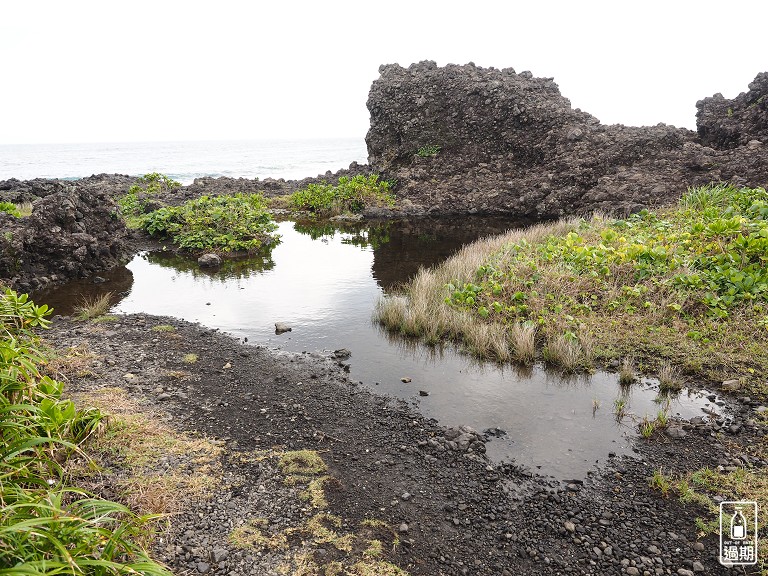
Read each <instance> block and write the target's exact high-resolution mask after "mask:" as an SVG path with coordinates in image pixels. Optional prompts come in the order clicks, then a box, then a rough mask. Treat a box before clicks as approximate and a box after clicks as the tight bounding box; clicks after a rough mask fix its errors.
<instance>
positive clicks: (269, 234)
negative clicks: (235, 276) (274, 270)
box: [142, 193, 277, 252]
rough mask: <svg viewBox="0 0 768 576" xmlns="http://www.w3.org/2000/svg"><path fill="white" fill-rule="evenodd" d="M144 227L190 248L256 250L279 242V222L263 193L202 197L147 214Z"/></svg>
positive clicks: (178, 244) (183, 246)
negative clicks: (273, 216)
mask: <svg viewBox="0 0 768 576" xmlns="http://www.w3.org/2000/svg"><path fill="white" fill-rule="evenodd" d="M142 227H143V228H144V230H146V231H147V232H149V234H151V235H153V236H160V237H164V238H170V239H171V241H172V242H173V243H174V244H176V245H177V246H179V247H180V248H185V249H188V250H215V251H221V252H255V251H257V250H258V249H260V248H261V247H262V246H269V245H272V244H275V243H276V241H277V237H276V236H274V235H273V232H274V231H275V230H277V225H276V224H275V222H274V220H273V219H272V216H271V215H270V214H269V212H267V202H266V200H265V199H264V197H263V196H262V195H261V194H241V193H238V194H234V195H231V196H214V197H210V196H201V197H200V198H197V199H195V200H190V201H189V202H186V203H184V204H182V205H181V206H165V207H163V208H160V209H159V210H155V211H154V212H151V213H149V214H147V215H146V216H145V217H144V219H143V220H142Z"/></svg>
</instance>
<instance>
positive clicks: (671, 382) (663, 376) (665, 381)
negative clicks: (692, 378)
mask: <svg viewBox="0 0 768 576" xmlns="http://www.w3.org/2000/svg"><path fill="white" fill-rule="evenodd" d="M658 377H659V390H660V391H661V392H676V391H678V390H680V389H681V388H682V387H683V382H682V380H681V379H680V375H679V374H678V372H677V370H676V369H675V368H674V366H672V364H670V363H669V362H664V363H663V364H662V365H661V368H659V376H658Z"/></svg>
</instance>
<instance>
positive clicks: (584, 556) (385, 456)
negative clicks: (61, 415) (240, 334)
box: [45, 315, 765, 576]
mask: <svg viewBox="0 0 768 576" xmlns="http://www.w3.org/2000/svg"><path fill="white" fill-rule="evenodd" d="M158 325H167V326H172V327H173V329H172V330H171V329H167V331H156V330H153V327H155V326H158ZM45 338H46V340H47V341H48V343H49V344H51V345H52V346H54V347H55V348H57V349H61V350H63V349H66V348H68V347H71V346H80V347H86V348H87V349H88V350H90V351H91V352H92V353H93V354H95V357H94V358H92V359H91V360H90V361H89V366H88V370H87V371H81V374H80V376H78V377H73V378H72V379H71V381H70V382H69V386H68V389H69V390H70V391H71V392H80V391H88V390H94V389H98V388H110V387H116V386H118V387H121V388H124V389H125V390H127V391H128V393H129V395H130V396H131V397H134V398H136V399H141V400H142V401H143V402H145V403H146V404H147V405H149V406H152V407H154V409H156V410H160V411H162V413H164V414H165V415H166V416H165V417H166V419H167V420H168V421H169V422H170V423H171V424H172V426H173V427H175V428H176V429H178V430H179V431H185V432H197V433H202V434H204V435H206V436H209V437H211V438H215V439H219V440H221V441H223V445H224V451H223V454H222V455H221V456H220V460H221V465H222V474H221V477H220V478H219V482H218V484H217V486H216V487H215V490H214V491H213V493H212V494H211V496H210V498H207V499H203V500H197V499H189V501H186V500H185V499H184V497H183V495H182V496H181V499H182V501H183V503H184V506H183V507H182V511H181V512H180V513H178V514H176V515H174V516H173V517H172V518H171V529H170V531H169V532H168V533H167V534H164V535H162V537H161V538H158V539H157V542H156V544H155V553H156V556H157V558H158V559H159V560H161V561H163V562H165V563H166V564H167V565H168V566H169V567H170V568H171V569H172V570H173V571H174V573H176V574H226V575H231V576H235V575H241V576H244V575H251V574H252V575H269V574H286V573H287V574H343V573H345V572H343V571H341V567H344V568H345V569H346V570H347V572H346V573H352V574H370V575H374V574H395V573H396V572H395V571H394V569H393V568H392V565H391V564H389V563H392V564H394V565H396V566H399V567H400V568H401V569H403V570H405V571H407V573H409V574H412V575H416V574H425V575H439V574H446V575H454V574H457V575H458V574H472V575H496V576H498V575H500V574H501V575H511V574H652V575H655V574H679V575H685V574H694V573H695V574H725V573H731V571H729V570H726V569H725V568H723V567H721V566H720V565H719V564H718V562H717V546H718V544H717V539H716V537H714V536H708V537H705V538H702V539H699V538H698V535H697V530H696V527H695V519H696V516H697V515H700V514H701V513H702V511H701V510H698V509H696V508H695V507H693V506H685V507H683V506H682V505H681V504H680V503H679V502H678V501H677V499H676V498H674V497H668V498H665V497H662V496H661V494H660V493H659V492H658V491H654V490H652V489H651V488H650V487H649V480H648V479H649V477H650V476H651V475H652V474H653V471H654V470H656V469H659V468H662V469H663V470H664V471H665V472H669V473H673V472H682V471H686V470H693V469H696V468H698V467H701V466H704V465H708V466H712V467H717V466H718V465H720V466H734V465H738V466H747V465H748V466H758V467H760V466H764V465H765V462H764V461H760V460H757V459H755V458H751V457H750V456H749V455H748V454H746V449H745V448H744V449H743V448H741V446H744V447H746V446H748V445H749V444H750V443H751V442H754V441H755V439H756V438H758V436H760V435H761V434H762V428H758V427H757V426H755V425H754V423H753V421H751V420H750V414H751V413H752V412H753V411H754V408H755V406H756V404H757V403H756V402H753V401H752V400H751V399H741V400H740V401H739V400H737V399H734V400H733V405H732V406H729V407H728V414H729V416H728V417H727V418H726V419H724V420H720V421H718V422H715V421H710V420H706V419H705V421H702V422H698V421H694V422H693V423H691V422H684V423H676V425H675V426H673V427H672V429H673V430H675V431H677V432H676V433H674V432H673V433H672V435H673V436H676V437H675V438H672V437H670V436H667V435H661V434H659V435H656V436H655V437H654V438H653V439H651V440H650V441H644V440H638V442H637V447H636V457H635V458H614V459H613V460H612V464H611V465H609V466H607V467H605V468H602V469H599V470H597V469H596V470H595V471H594V473H593V474H591V475H590V476H589V477H588V478H587V479H586V480H585V481H583V482H576V481H574V482H570V483H564V484H557V485H552V484H551V482H550V483H548V482H546V481H545V480H543V479H540V478H537V477H531V476H530V475H529V474H527V473H526V472H524V471H520V470H517V469H516V468H515V467H514V466H510V465H498V464H496V463H493V462H490V461H488V460H487V459H486V457H485V455H484V452H485V445H484V444H485V442H486V441H488V439H487V438H486V437H484V436H483V435H482V434H480V433H478V432H476V431H473V430H471V429H469V428H453V429H446V428H443V427H441V426H440V425H439V424H438V423H437V422H435V421H434V420H430V419H426V418H424V417H423V416H421V415H420V414H419V413H418V412H415V411H414V409H413V408H412V407H409V406H408V405H406V404H405V403H402V402H400V401H398V400H394V399H391V398H387V397H382V396H377V395H375V394H374V393H372V392H371V391H369V390H368V389H367V388H366V387H364V386H361V385H359V384H357V383H353V382H350V381H349V379H348V377H347V372H346V371H345V369H344V364H345V362H347V361H348V360H347V359H346V357H345V354H344V352H343V351H339V352H337V353H335V354H334V353H333V352H329V353H326V354H289V353H285V352H275V351H272V350H268V349H265V348H261V347H258V346H250V345H246V344H242V343H240V342H238V341H237V340H235V339H233V338H231V337H230V336H227V335H225V334H222V333H220V332H217V331H214V330H209V329H206V328H204V327H201V326H199V325H195V324H189V323H186V322H183V321H179V320H176V319H173V318H159V317H153V316H145V315H132V316H119V317H118V318H117V320H116V321H114V322H100V323H83V322H74V321H71V320H69V319H67V318H56V319H55V321H54V326H53V328H52V330H51V331H49V332H47V333H46V334H45ZM188 354H195V355H196V356H197V361H196V362H194V363H189V362H185V361H184V357H185V355H188ZM491 441H492V440H491ZM297 450H311V451H313V452H312V453H313V454H317V455H319V456H320V457H321V458H322V463H323V467H325V468H327V471H323V473H322V479H321V476H320V472H313V473H311V474H308V475H306V476H291V475H290V474H289V473H288V470H287V469H286V468H285V467H284V464H285V462H284V461H283V460H282V459H283V458H284V457H285V455H286V454H291V453H293V452H292V451H297ZM313 474H314V475H313ZM314 479H316V480H318V481H319V485H320V486H321V488H320V490H319V493H320V494H321V495H322V496H324V499H325V500H326V502H322V503H319V502H315V501H314V500H312V499H311V498H310V497H309V496H308V495H307V494H308V492H309V490H308V485H309V483H310V482H311V481H312V480H314ZM254 527H256V529H254ZM238 535H239V537H238ZM254 535H255V536H254ZM249 537H250V540H249V542H250V545H249V546H245V545H244V544H243V540H248V538H249ZM374 540H375V541H379V542H381V543H382V544H383V545H382V546H381V547H380V549H379V550H378V551H372V550H371V542H372V541H374ZM238 542H239V544H238Z"/></svg>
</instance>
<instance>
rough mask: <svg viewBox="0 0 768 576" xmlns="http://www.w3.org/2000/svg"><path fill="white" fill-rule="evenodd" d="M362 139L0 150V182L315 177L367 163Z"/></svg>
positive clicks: (39, 146) (25, 146) (28, 146)
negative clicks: (156, 174) (145, 177)
mask: <svg viewBox="0 0 768 576" xmlns="http://www.w3.org/2000/svg"><path fill="white" fill-rule="evenodd" d="M367 157H368V152H367V150H366V147H365V141H364V140H363V138H362V137H361V138H329V139H306V140H232V141H210V142H115V143H94V144H3V145H0V180H7V179H9V178H18V179H19V180H29V179H32V178H63V179H71V180H74V179H77V178H83V177H86V176H90V175H92V174H100V173H107V174H128V175H131V176H139V175H141V174H147V173H149V172H160V173H162V174H165V175H167V176H169V177H171V178H173V179H174V180H178V181H179V182H181V183H182V184H190V183H191V182H192V181H193V180H194V179H195V178H199V177H201V176H213V177H219V176H229V177H232V178H240V177H242V178H260V179H264V178H268V177H271V178H286V179H297V178H305V177H307V176H317V175H319V174H324V173H325V172H326V171H328V170H331V171H332V172H335V171H336V170H339V169H340V168H347V167H348V166H349V164H350V163H352V162H353V161H356V162H359V163H361V164H363V163H365V162H367Z"/></svg>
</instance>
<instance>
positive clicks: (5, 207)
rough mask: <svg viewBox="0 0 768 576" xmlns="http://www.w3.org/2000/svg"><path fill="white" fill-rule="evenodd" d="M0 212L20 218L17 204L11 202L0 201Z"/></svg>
mask: <svg viewBox="0 0 768 576" xmlns="http://www.w3.org/2000/svg"><path fill="white" fill-rule="evenodd" d="M0 212H5V213H6V214H10V215H11V216H15V217H16V218H21V212H19V208H18V206H16V204H14V203H13V202H0Z"/></svg>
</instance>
